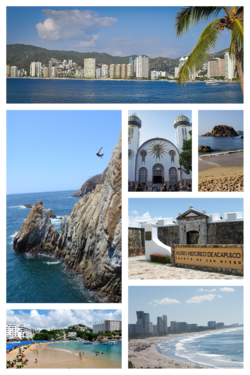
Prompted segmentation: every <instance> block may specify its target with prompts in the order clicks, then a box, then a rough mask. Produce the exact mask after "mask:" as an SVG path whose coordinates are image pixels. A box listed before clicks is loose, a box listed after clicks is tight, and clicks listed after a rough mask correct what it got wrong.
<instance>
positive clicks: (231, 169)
mask: <svg viewBox="0 0 250 375" xmlns="http://www.w3.org/2000/svg"><path fill="white" fill-rule="evenodd" d="M198 190H199V191H211V192H213V191H224V192H226V191H227V192H228V191H244V169H243V151H237V152H227V153H221V154H209V155H204V156H199V186H198Z"/></svg>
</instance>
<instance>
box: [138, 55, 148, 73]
mask: <svg viewBox="0 0 250 375" xmlns="http://www.w3.org/2000/svg"><path fill="white" fill-rule="evenodd" d="M148 76H149V58H148V57H147V56H138V57H137V58H136V78H148Z"/></svg>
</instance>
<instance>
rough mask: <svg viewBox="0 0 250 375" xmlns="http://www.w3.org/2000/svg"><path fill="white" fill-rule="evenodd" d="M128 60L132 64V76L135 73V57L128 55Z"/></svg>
mask: <svg viewBox="0 0 250 375" xmlns="http://www.w3.org/2000/svg"><path fill="white" fill-rule="evenodd" d="M128 62H129V64H131V65H133V76H135V75H136V63H137V60H136V57H130V58H129V60H128Z"/></svg>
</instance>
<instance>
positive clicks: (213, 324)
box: [207, 321, 216, 329]
mask: <svg viewBox="0 0 250 375" xmlns="http://www.w3.org/2000/svg"><path fill="white" fill-rule="evenodd" d="M207 326H208V328H210V329H213V328H216V321H210V322H207Z"/></svg>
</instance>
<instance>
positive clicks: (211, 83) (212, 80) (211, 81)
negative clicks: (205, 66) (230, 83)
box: [205, 78, 218, 86]
mask: <svg viewBox="0 0 250 375" xmlns="http://www.w3.org/2000/svg"><path fill="white" fill-rule="evenodd" d="M205 83H206V85H207V86H217V85H218V83H217V82H216V81H215V79H214V78H210V79H209V80H208V81H205Z"/></svg>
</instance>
